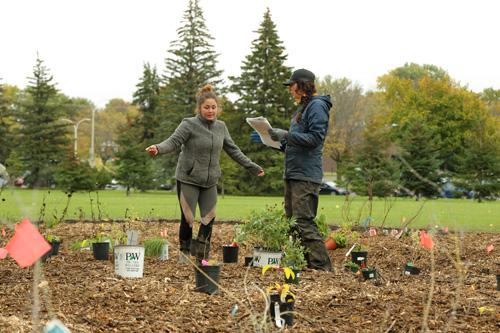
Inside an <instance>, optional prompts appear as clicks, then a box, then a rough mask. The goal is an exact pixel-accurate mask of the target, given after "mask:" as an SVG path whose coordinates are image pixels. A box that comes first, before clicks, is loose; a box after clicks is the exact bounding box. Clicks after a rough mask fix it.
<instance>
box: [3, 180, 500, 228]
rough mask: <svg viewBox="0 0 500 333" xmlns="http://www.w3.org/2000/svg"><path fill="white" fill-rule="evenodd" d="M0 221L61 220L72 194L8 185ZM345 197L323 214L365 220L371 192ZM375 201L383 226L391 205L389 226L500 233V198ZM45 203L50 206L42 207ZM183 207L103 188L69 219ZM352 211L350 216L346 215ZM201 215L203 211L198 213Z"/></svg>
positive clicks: (242, 215) (82, 196) (74, 203)
mask: <svg viewBox="0 0 500 333" xmlns="http://www.w3.org/2000/svg"><path fill="white" fill-rule="evenodd" d="M0 200H1V201H0V222H2V221H3V222H5V221H8V222H15V221H18V220H19V219H20V218H22V217H28V218H30V219H32V220H38V219H40V217H41V216H43V217H44V220H49V221H50V220H54V219H59V218H60V217H61V216H62V213H63V210H64V208H65V207H66V203H67V200H68V197H67V195H66V194H65V193H64V192H62V191H59V190H51V191H48V190H28V189H14V188H6V189H3V191H2V192H1V193H0ZM345 200H346V198H345V197H343V196H330V195H325V196H320V204H319V212H318V215H320V214H324V215H325V216H326V218H327V221H328V222H329V223H331V224H335V225H339V224H341V223H343V222H345V221H347V220H349V221H351V222H361V221H363V220H365V219H366V218H367V217H368V216H370V214H369V209H368V202H367V198H366V197H353V198H351V202H350V205H348V204H346V201H345ZM391 200H392V201H390V202H389V201H385V200H383V199H376V200H375V201H374V202H373V209H372V214H371V216H372V218H373V221H372V225H374V226H380V225H381V224H382V222H383V220H384V216H385V215H386V213H385V212H387V207H388V205H389V203H390V204H392V207H391V208H390V209H389V213H388V214H387V218H386V221H385V225H386V226H392V227H399V226H401V225H402V223H403V222H402V221H404V220H406V221H407V220H408V219H410V218H412V217H414V216H415V215H416V214H417V213H418V212H419V210H420V213H419V214H418V216H417V217H416V218H415V219H414V221H413V222H412V223H411V225H410V226H411V227H426V226H429V225H439V226H448V227H449V228H450V230H464V231H486V232H500V202H498V201H495V202H483V203H477V202H475V201H471V200H462V199H437V200H421V201H415V200H412V199H406V198H404V199H403V198H397V199H391ZM282 202H283V199H282V198H281V197H268V196H262V197H257V196H252V197H238V196H225V197H224V198H223V197H222V196H219V201H218V206H217V217H218V219H219V220H244V219H246V218H248V216H249V215H250V213H251V212H252V211H253V210H262V209H264V208H265V207H266V205H275V204H276V205H282ZM43 203H45V211H43V210H42V208H43V207H44V206H43ZM179 216H180V210H179V206H178V203H177V196H176V194H175V193H172V192H166V191H151V192H147V193H139V192H136V193H132V194H131V195H130V196H129V197H127V196H126V195H125V192H124V191H113V190H107V191H100V192H98V193H96V192H92V193H90V194H89V193H75V194H73V196H72V197H71V200H70V204H69V206H68V212H67V214H66V219H86V220H92V219H98V218H99V217H101V218H109V219H123V218H128V217H132V218H141V219H158V218H168V219H178V218H179ZM347 216H349V218H347ZM197 217H199V215H198V216H197Z"/></svg>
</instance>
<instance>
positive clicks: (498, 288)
mask: <svg viewBox="0 0 500 333" xmlns="http://www.w3.org/2000/svg"><path fill="white" fill-rule="evenodd" d="M497 290H498V291H500V274H497Z"/></svg>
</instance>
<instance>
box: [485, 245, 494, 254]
mask: <svg viewBox="0 0 500 333" xmlns="http://www.w3.org/2000/svg"><path fill="white" fill-rule="evenodd" d="M494 248H495V247H494V246H493V244H490V245H488V246H487V247H486V252H488V253H491V251H493V249H494Z"/></svg>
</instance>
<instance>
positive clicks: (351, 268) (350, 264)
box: [344, 261, 360, 273]
mask: <svg viewBox="0 0 500 333" xmlns="http://www.w3.org/2000/svg"><path fill="white" fill-rule="evenodd" d="M344 268H345V269H346V270H348V271H351V272H354V273H356V272H357V271H359V269H360V266H359V265H358V264H356V263H355V262H352V261H348V262H346V263H345V264H344Z"/></svg>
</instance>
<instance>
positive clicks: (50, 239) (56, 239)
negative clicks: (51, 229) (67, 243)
mask: <svg viewBox="0 0 500 333" xmlns="http://www.w3.org/2000/svg"><path fill="white" fill-rule="evenodd" d="M45 239H47V242H49V243H54V242H55V243H60V242H62V237H61V236H57V235H54V234H47V237H45Z"/></svg>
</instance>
